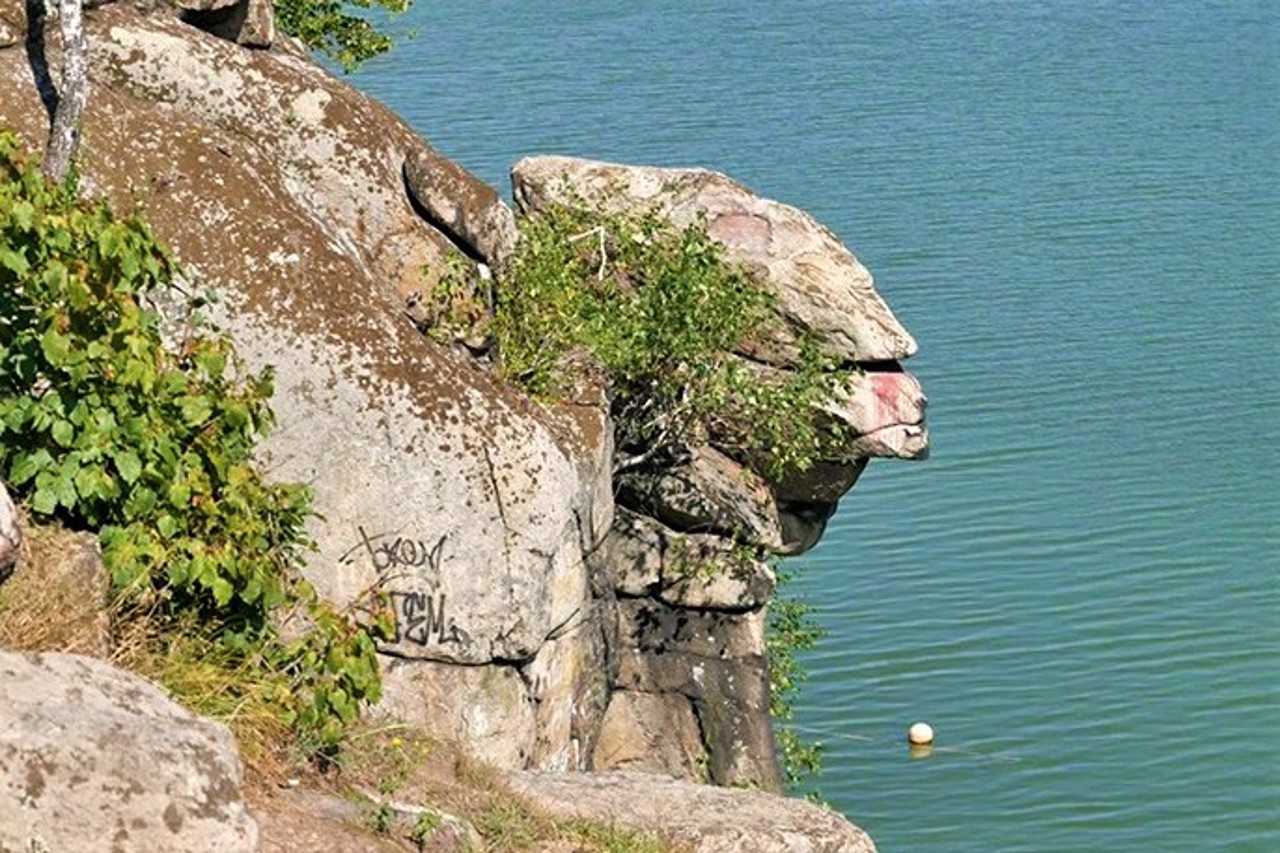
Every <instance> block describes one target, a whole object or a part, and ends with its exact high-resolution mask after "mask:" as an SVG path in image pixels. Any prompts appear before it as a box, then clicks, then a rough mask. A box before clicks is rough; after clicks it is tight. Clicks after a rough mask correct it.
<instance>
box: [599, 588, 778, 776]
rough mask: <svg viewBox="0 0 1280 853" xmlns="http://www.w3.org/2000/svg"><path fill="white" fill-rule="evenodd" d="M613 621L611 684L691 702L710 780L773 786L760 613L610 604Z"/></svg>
mask: <svg viewBox="0 0 1280 853" xmlns="http://www.w3.org/2000/svg"><path fill="white" fill-rule="evenodd" d="M618 621H619V638H620V644H621V653H620V657H621V659H620V661H619V667H618V676H617V686H618V687H619V688H620V689H622V690H624V691H639V692H644V693H670V694H679V695H682V696H686V697H688V698H689V699H690V700H692V702H693V708H694V713H695V714H696V715H697V717H698V721H699V725H700V728H701V731H702V738H703V741H704V742H705V744H706V747H707V752H708V754H709V761H708V767H707V770H708V774H709V778H710V779H711V781H713V782H715V783H716V784H720V785H751V786H757V787H762V788H765V789H766V790H777V789H779V788H780V787H781V780H780V777H779V772H778V764H777V754H776V745H775V742H774V738H773V729H772V726H771V724H770V721H769V715H768V708H769V677H768V665H767V663H766V660H765V650H764V625H765V615H764V612H763V611H754V612H749V613H743V614H728V613H720V612H716V611H697V610H684V609H679V608H672V607H668V606H666V605H663V604H660V603H658V602H653V601H649V600H645V599H636V600H622V601H619V602H618ZM617 695H620V694H615V696H617Z"/></svg>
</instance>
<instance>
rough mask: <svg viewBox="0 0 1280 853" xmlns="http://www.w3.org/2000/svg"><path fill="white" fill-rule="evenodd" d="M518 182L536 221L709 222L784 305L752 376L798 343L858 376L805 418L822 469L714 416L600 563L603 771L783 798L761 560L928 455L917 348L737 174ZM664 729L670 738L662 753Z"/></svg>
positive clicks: (563, 163)
mask: <svg viewBox="0 0 1280 853" xmlns="http://www.w3.org/2000/svg"><path fill="white" fill-rule="evenodd" d="M512 184H513V188H514V192H515V198H516V201H517V204H518V205H519V207H520V209H521V211H522V212H523V213H524V214H525V215H527V216H537V215H538V214H539V213H541V212H542V211H544V210H546V209H547V208H548V207H549V206H551V205H555V204H583V203H585V204H587V205H588V206H592V207H595V208H598V209H601V210H604V211H613V212H618V211H627V210H636V209H641V210H656V211H658V212H660V213H662V214H663V215H665V216H667V217H668V218H669V219H670V220H671V221H672V222H673V223H675V224H676V225H678V226H688V225H692V224H695V223H703V224H705V226H706V228H707V232H708V234H709V235H710V236H711V237H712V238H713V239H715V240H717V241H719V242H720V243H721V244H722V245H723V246H724V247H725V255H726V257H727V258H728V259H729V260H730V261H732V262H735V263H737V264H739V265H740V266H742V267H743V268H744V269H745V270H746V271H747V272H748V273H749V274H750V275H751V276H752V277H753V278H754V279H755V280H756V281H757V282H759V283H760V284H761V285H763V286H764V287H766V288H768V289H770V290H771V291H772V292H773V293H774V294H775V295H776V306H775V310H776V316H775V317H774V318H773V320H772V322H770V323H767V324H766V326H765V328H762V329H759V330H757V331H756V333H755V337H754V340H752V341H749V342H746V343H745V344H744V345H743V346H742V352H741V354H740V355H741V357H742V359H743V360H742V362H741V363H742V365H743V366H744V367H745V368H746V369H747V370H748V371H750V372H751V373H752V374H753V375H754V376H755V377H756V378H757V380H758V381H759V382H760V383H762V384H775V385H778V384H782V383H784V382H786V381H787V379H788V377H789V373H788V371H790V370H792V369H793V368H795V367H796V365H797V357H798V352H799V342H800V339H801V337H802V336H803V337H804V338H805V339H807V340H808V341H810V342H812V343H813V344H816V346H817V347H818V348H819V350H821V351H822V352H823V353H824V354H825V355H827V356H828V357H830V358H831V359H834V360H835V361H836V363H837V364H843V365H844V368H843V376H844V379H845V381H844V383H843V385H842V386H841V388H840V390H839V391H838V393H836V394H834V395H833V396H832V397H831V399H829V400H827V401H826V403H825V404H824V405H823V406H822V407H821V409H820V410H817V411H811V412H796V413H795V417H797V418H808V419H810V420H811V422H812V423H813V424H814V425H815V426H816V428H817V429H818V430H819V432H820V433H821V434H822V435H824V436H825V437H826V440H825V441H824V450H823V452H822V456H821V458H819V459H817V460H816V462H815V464H813V465H812V466H810V467H809V468H807V469H805V470H803V471H798V470H790V471H787V472H785V473H783V474H778V473H777V472H775V471H773V470H772V466H770V465H768V464H767V460H764V459H757V458H753V456H752V454H751V452H750V451H744V450H743V449H742V444H743V442H741V441H740V440H738V438H737V437H736V436H734V435H732V434H731V433H730V432H728V431H727V430H728V429H729V427H728V426H727V425H723V424H715V423H713V424H711V425H710V429H709V431H708V435H707V436H706V440H705V441H704V442H703V443H700V444H694V445H692V446H686V447H682V448H680V449H679V451H678V452H677V453H675V454H674V457H675V458H674V459H672V458H665V459H663V461H662V462H661V463H660V464H656V465H641V466H637V467H626V466H624V467H622V468H621V469H620V471H619V473H618V474H617V475H616V478H615V479H616V493H617V501H618V503H619V510H618V512H617V513H616V516H615V522H614V526H613V530H612V533H611V535H610V537H609V539H608V540H607V542H606V544H605V546H604V548H603V549H602V551H601V554H600V560H601V562H603V563H604V564H605V572H606V576H607V577H608V578H610V579H611V581H612V583H613V594H614V595H615V596H616V597H617V599H618V605H617V613H618V625H619V628H618V630H619V634H620V637H619V649H620V651H619V661H620V662H619V667H618V669H617V675H616V676H615V679H614V683H613V685H612V686H613V693H612V697H611V702H610V704H609V706H608V708H607V710H606V713H605V717H604V724H603V729H602V732H601V739H600V743H601V747H600V748H598V749H597V751H596V754H595V756H594V763H593V766H594V767H596V768H597V769H602V768H611V767H620V768H631V767H638V768H643V769H651V770H653V769H656V770H661V771H663V772H666V773H670V774H672V775H675V776H678V777H682V778H707V779H709V780H711V781H714V782H716V783H719V784H750V785H755V786H760V787H764V788H767V789H776V788H778V787H779V786H780V778H779V772H778V768H777V765H776V762H775V760H774V753H775V750H774V745H773V741H772V733H771V731H770V729H769V726H768V724H767V712H766V710H765V709H766V708H767V706H768V678H767V664H766V661H765V659H764V651H763V648H764V627H765V619H764V608H765V605H766V604H767V601H768V598H769V596H770V595H771V593H772V590H773V577H772V572H771V571H770V570H768V568H767V566H766V565H764V564H763V563H762V562H761V561H760V558H761V557H762V556H763V555H764V554H765V553H773V554H782V555H786V554H797V553H800V552H803V551H805V550H808V549H809V548H812V547H813V546H814V545H815V544H816V543H817V541H818V540H819V539H820V538H821V536H822V534H823V531H824V530H825V528H826V523H827V520H828V519H829V518H830V517H831V516H832V514H833V513H834V512H835V510H836V504H837V502H838V501H839V499H840V498H841V497H842V496H843V495H844V494H845V493H846V492H847V491H848V490H849V489H850V488H852V487H853V485H854V483H855V482H856V481H857V479H858V476H859V475H860V474H861V473H862V471H863V470H864V469H865V467H866V465H867V461H868V460H869V459H870V458H872V457H877V456H879V457H891V458H902V459H918V458H923V457H924V456H925V455H926V453H927V450H928V433H927V431H926V429H925V426H924V407H925V398H924V393H923V391H922V390H921V388H920V384H919V383H918V382H917V381H916V380H915V378H914V377H912V376H911V375H910V374H909V373H906V372H905V371H903V370H902V369H901V367H900V366H899V365H898V364H897V359H899V358H905V357H907V356H909V355H911V354H912V353H913V352H915V348H916V344H915V341H914V340H912V339H911V336H910V335H909V334H907V332H906V330H904V329H903V328H902V326H901V325H900V324H899V323H898V321H897V319H896V318H895V317H894V316H893V313H892V312H891V311H890V310H889V308H888V306H887V305H886V304H885V303H884V300H883V299H881V298H880V296H879V295H878V294H877V293H876V291H875V288H874V286H873V284H872V280H871V276H870V274H869V273H868V272H867V271H866V269H865V268H864V267H863V266H862V265H861V264H860V263H859V262H858V260H857V259H856V258H855V257H854V256H853V255H852V254H851V253H850V252H849V251H848V250H847V249H846V248H845V247H844V246H842V245H841V244H840V243H839V241H837V240H836V239H835V237H834V236H833V235H832V234H831V232H830V231H828V230H827V229H825V228H823V227H822V226H821V225H819V224H818V223H817V222H815V221H814V220H813V219H812V218H811V217H809V216H808V215H807V214H805V213H803V212H802V211H799V210H796V209H795V208H793V207H790V206H788V205H785V204H781V203H779V202H775V201H771V200H768V199H763V198H760V197H758V196H756V195H754V194H753V193H752V192H751V191H750V190H748V189H747V188H745V187H743V186H742V185H740V184H738V183H736V182H734V181H732V180H730V179H729V178H727V177H725V176H724V175H720V174H717V173H715V172H709V171H705V170H702V169H664V168H654V167H645V166H624V165H618V164H612V163H601V162H596V161H591V160H579V159H574V158H567V157H531V158H526V159H524V160H521V161H520V162H519V163H517V164H516V165H515V167H514V168H513V169H512ZM631 450H634V448H632V449H631ZM636 455H638V456H640V457H642V458H643V457H644V456H645V454H644V453H640V454H636ZM668 455H671V454H668ZM690 566H695V567H696V566H703V567H709V566H719V567H720V568H719V569H718V570H712V571H711V572H710V573H709V574H705V575H702V576H699V573H698V572H697V571H694V572H692V577H685V578H684V579H683V581H682V582H680V583H674V582H673V576H674V575H676V574H678V573H677V572H676V571H674V569H675V568H676V567H681V568H683V569H684V573H685V574H686V575H688V574H690V573H689V572H688V569H689V567H690ZM726 567H727V568H726ZM712 638H715V640H716V641H717V643H719V644H720V645H718V646H717V643H713V642H709V641H710V640H711V639H712ZM663 730H666V731H668V732H671V733H672V734H671V740H670V741H669V742H668V743H666V745H665V746H664V747H662V748H659V747H655V746H653V742H654V737H655V733H657V732H660V731H663ZM694 741H697V742H698V743H699V748H697V749H693V748H691V747H689V746H688V744H689V743H691V742H694ZM728 756H732V757H733V758H732V760H730V759H729V758H727V757H728Z"/></svg>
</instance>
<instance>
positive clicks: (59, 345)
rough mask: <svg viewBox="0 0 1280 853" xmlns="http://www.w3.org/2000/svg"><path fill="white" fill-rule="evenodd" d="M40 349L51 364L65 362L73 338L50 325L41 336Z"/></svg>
mask: <svg viewBox="0 0 1280 853" xmlns="http://www.w3.org/2000/svg"><path fill="white" fill-rule="evenodd" d="M40 349H41V351H42V352H43V353H44V357H45V358H47V359H48V360H49V363H50V364H54V365H62V364H65V363H66V361H67V355H68V353H69V352H70V351H71V338H70V337H68V336H67V335H64V334H61V333H60V332H58V331H57V330H56V329H54V328H53V327H52V326H50V327H49V328H47V329H45V331H44V334H43V335H41V336H40Z"/></svg>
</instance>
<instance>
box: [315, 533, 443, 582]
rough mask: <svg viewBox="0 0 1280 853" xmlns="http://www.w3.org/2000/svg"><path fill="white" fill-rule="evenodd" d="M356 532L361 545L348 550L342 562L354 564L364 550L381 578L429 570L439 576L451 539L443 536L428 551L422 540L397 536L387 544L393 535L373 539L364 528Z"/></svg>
mask: <svg viewBox="0 0 1280 853" xmlns="http://www.w3.org/2000/svg"><path fill="white" fill-rule="evenodd" d="M356 532H357V533H359V534H360V541H359V542H358V543H356V544H355V545H353V546H352V547H351V548H348V549H347V551H346V552H345V553H343V555H342V556H341V557H339V558H338V560H339V561H340V562H342V563H350V562H351V561H352V560H354V559H355V554H356V552H358V551H359V550H361V549H362V548H363V549H364V551H365V553H367V554H368V555H369V560H370V561H371V562H372V563H373V569H374V571H376V572H377V573H378V574H380V575H381V574H386V573H387V572H389V571H390V570H392V569H398V568H405V569H423V568H425V569H429V570H430V571H432V572H438V571H439V570H440V563H441V560H442V558H443V556H444V543H445V540H446V539H448V537H447V536H441V537H440V538H439V539H437V540H436V543H435V544H434V545H432V546H431V547H430V548H428V547H427V543H426V542H425V541H423V540H422V539H411V538H407V537H403V536H397V537H396V538H395V539H394V540H392V541H390V542H387V541H384V540H386V538H387V537H388V536H389V535H390V534H388V533H378V534H376V535H373V536H370V535H369V534H368V533H367V532H366V531H365V529H364V526H363V525H357V527H356Z"/></svg>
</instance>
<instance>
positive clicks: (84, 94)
mask: <svg viewBox="0 0 1280 853" xmlns="http://www.w3.org/2000/svg"><path fill="white" fill-rule="evenodd" d="M82 3H83V0H59V3H58V13H59V21H58V24H59V29H60V30H61V32H62V87H61V91H60V92H59V93H58V104H57V107H56V108H55V109H54V112H53V128H52V129H51V130H50V131H49V145H48V147H47V148H46V149H45V153H44V166H43V169H44V174H45V176H46V177H48V178H49V179H50V180H52V181H61V180H62V179H64V178H65V177H66V176H67V170H68V169H69V168H70V167H71V161H72V160H73V159H74V158H75V156H76V152H77V151H78V150H79V148H80V122H81V120H82V119H83V118H84V108H85V104H86V103H87V102H88V100H89V48H88V45H87V43H86V41H85V35H84V7H83V5H82Z"/></svg>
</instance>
